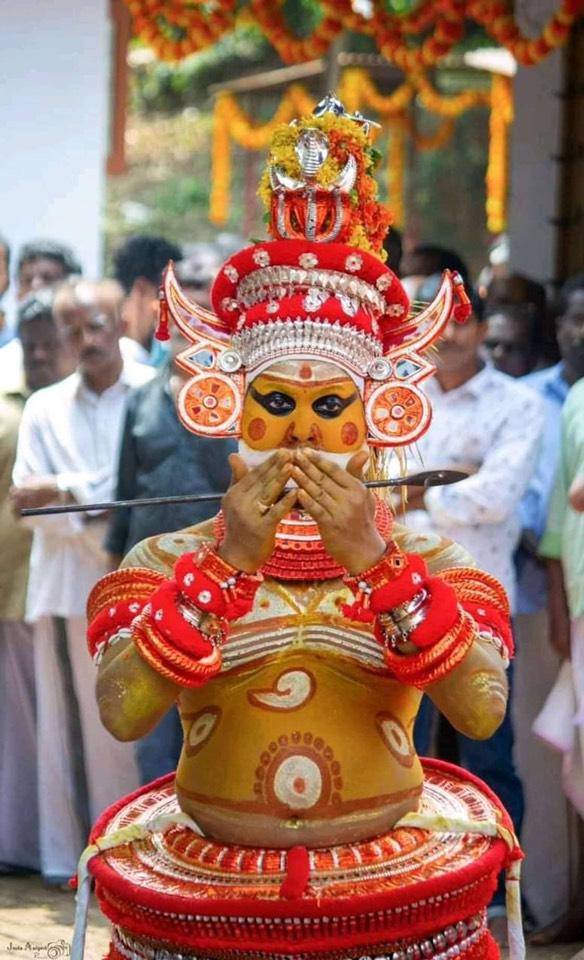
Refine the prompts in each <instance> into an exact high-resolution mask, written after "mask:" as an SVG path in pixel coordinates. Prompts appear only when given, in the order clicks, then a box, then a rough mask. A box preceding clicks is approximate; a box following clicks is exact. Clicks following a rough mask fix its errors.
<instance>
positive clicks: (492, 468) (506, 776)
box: [407, 276, 543, 937]
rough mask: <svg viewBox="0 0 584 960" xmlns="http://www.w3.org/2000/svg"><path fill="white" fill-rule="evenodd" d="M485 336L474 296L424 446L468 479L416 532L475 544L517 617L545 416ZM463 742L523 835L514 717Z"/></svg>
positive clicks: (445, 358) (413, 514)
mask: <svg viewBox="0 0 584 960" xmlns="http://www.w3.org/2000/svg"><path fill="white" fill-rule="evenodd" d="M439 282H440V277H439V276H436V277H434V278H432V280H431V281H430V279H429V280H428V281H427V283H426V284H425V285H424V286H423V287H422V288H421V292H422V295H423V298H424V299H431V297H432V295H433V294H435V293H436V291H437V288H438V284H439ZM431 287H432V288H431ZM484 335H485V325H484V323H483V322H482V316H481V302H480V300H479V299H478V297H473V314H472V316H471V319H470V320H469V321H468V323H466V324H463V325H460V324H457V323H455V322H454V321H450V322H449V324H448V326H447V327H446V330H445V335H444V337H443V339H442V340H441V342H440V344H439V346H438V352H437V356H436V366H437V373H436V376H435V378H433V379H432V380H430V381H429V382H428V383H427V384H426V385H425V388H424V389H425V390H426V392H427V394H428V396H429V397H430V400H431V402H432V406H433V409H434V416H433V420H432V427H431V429H430V430H429V431H428V432H427V433H426V434H425V435H424V437H422V439H421V440H420V441H419V444H418V445H419V452H420V455H421V457H422V460H423V463H424V467H425V469H432V468H451V469H456V470H463V471H465V472H466V473H468V474H470V476H469V477H468V478H467V479H465V480H462V481H461V482H460V483H457V484H456V485H453V486H444V487H433V488H431V489H430V490H427V491H424V490H420V489H419V488H414V490H413V492H412V493H411V494H409V496H408V505H407V509H408V526H410V527H411V528H412V529H414V530H419V531H421V532H426V533H428V532H433V533H438V534H440V535H442V536H445V537H448V538H451V539H452V540H454V541H455V542H457V543H459V544H461V545H462V546H465V547H467V548H468V550H469V553H470V554H471V555H472V556H473V558H474V559H475V560H476V562H477V564H478V566H479V567H480V568H481V569H483V570H486V571H487V572H488V573H491V574H493V576H495V577H497V579H498V580H499V581H500V582H501V583H502V584H503V586H504V587H505V589H506V590H507V593H508V595H509V600H510V603H511V609H512V610H513V609H514V605H515V592H516V589H515V588H516V583H515V571H514V566H513V553H514V551H515V548H516V546H517V543H518V541H519V535H520V525H519V520H518V515H517V507H518V504H519V500H520V499H521V496H522V494H523V492H524V490H525V488H526V486H527V483H528V481H529V476H530V474H531V471H532V469H533V466H534V463H535V460H536V457H537V453H538V449H539V441H540V435H541V429H542V420H543V415H542V409H541V401H540V400H539V398H538V397H537V396H536V395H535V394H534V393H533V392H532V391H531V390H529V389H528V388H526V387H524V386H523V385H521V384H518V383H516V382H514V381H513V380H512V379H511V378H510V377H507V376H505V374H502V373H499V372H498V371H496V370H494V369H493V368H492V367H491V366H489V365H487V364H485V363H484V361H483V360H482V356H481V347H482V341H483V339H484ZM511 675H512V674H511V672H510V679H511ZM431 721H432V717H431V713H430V706H429V703H428V701H427V700H425V701H424V703H423V706H422V710H421V711H420V714H419V717H418V723H417V724H416V730H415V739H416V749H417V750H418V752H419V753H420V754H422V755H425V754H427V753H428V748H429V745H430V732H431ZM457 739H458V749H459V755H460V762H461V763H462V765H463V766H464V767H466V768H467V769H468V770H470V771H471V772H472V773H474V774H476V775H477V776H479V777H481V778H482V779H484V780H485V781H486V783H487V784H488V785H489V786H490V787H491V788H492V789H493V790H494V791H495V793H496V794H497V795H498V796H499V797H500V798H501V800H502V802H503V803H504V805H505V807H506V809H507V810H508V811H509V813H510V815H511V818H512V819H513V822H514V824H515V828H516V830H517V832H518V833H519V831H520V829H521V822H522V818H523V795H522V789H521V782H520V780H519V778H518V776H517V774H516V772H515V768H514V764H513V755H512V754H513V732H512V726H511V718H510V714H509V711H508V712H507V715H506V717H505V720H504V721H503V724H502V725H501V727H500V728H499V730H498V731H497V733H496V734H495V735H494V736H493V737H491V738H490V739H489V740H485V741H475V740H470V739H468V738H466V737H463V736H461V735H457ZM503 904H504V891H503V889H502V887H501V888H500V889H499V890H498V891H497V894H496V899H495V901H494V906H493V907H492V908H491V913H492V918H491V920H492V924H493V932H494V933H496V935H497V936H501V937H502V936H503V929H504V928H503V923H502V920H501V917H502V916H504V905H503Z"/></svg>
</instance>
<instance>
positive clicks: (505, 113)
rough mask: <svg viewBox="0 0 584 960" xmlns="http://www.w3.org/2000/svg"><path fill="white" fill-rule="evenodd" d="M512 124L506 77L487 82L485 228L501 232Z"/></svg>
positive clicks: (510, 90) (509, 87)
mask: <svg viewBox="0 0 584 960" xmlns="http://www.w3.org/2000/svg"><path fill="white" fill-rule="evenodd" d="M512 122H513V88H512V83H511V80H510V79H509V77H502V76H497V75H495V76H494V77H493V79H492V81H491V115H490V121H489V162H488V165H487V202H486V208H487V228H488V230H490V232H491V233H501V232H502V231H503V230H505V228H506V226H507V194H508V189H509V128H510V126H511V123H512Z"/></svg>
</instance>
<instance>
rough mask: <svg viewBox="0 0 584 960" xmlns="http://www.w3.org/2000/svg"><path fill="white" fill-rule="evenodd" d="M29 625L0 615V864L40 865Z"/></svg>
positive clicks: (32, 663)
mask: <svg viewBox="0 0 584 960" xmlns="http://www.w3.org/2000/svg"><path fill="white" fill-rule="evenodd" d="M35 712H36V711H35V693H34V650H33V639H32V629H31V628H30V627H29V626H27V624H25V623H20V622H18V621H12V620H0V863H3V864H7V865H10V866H16V867H25V868H29V869H31V870H38V869H39V838H38V808H37V734H36V716H35Z"/></svg>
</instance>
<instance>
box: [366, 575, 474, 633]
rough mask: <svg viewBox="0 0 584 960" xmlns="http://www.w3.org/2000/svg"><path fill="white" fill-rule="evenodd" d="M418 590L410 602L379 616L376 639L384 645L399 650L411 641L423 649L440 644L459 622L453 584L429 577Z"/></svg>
mask: <svg viewBox="0 0 584 960" xmlns="http://www.w3.org/2000/svg"><path fill="white" fill-rule="evenodd" d="M418 590H419V592H418V594H417V595H416V596H414V598H413V600H412V601H411V602H410V603H407V602H406V603H404V604H402V605H401V607H400V606H397V607H393V608H392V609H391V610H389V611H388V612H387V613H382V612H381V611H380V612H379V613H378V615H377V620H376V623H375V636H376V637H377V639H378V640H379V641H380V642H381V643H383V645H384V646H386V645H388V644H389V646H391V647H393V648H394V649H396V648H397V649H399V646H400V644H403V643H404V642H405V641H406V640H407V641H408V642H411V643H413V644H414V645H415V646H416V647H418V649H420V650H423V649H426V648H427V647H431V646H432V645H433V644H435V643H437V642H438V640H440V639H441V638H442V637H443V636H444V635H445V634H447V633H448V631H449V630H451V629H452V627H453V626H454V624H455V623H456V620H457V618H458V616H459V606H458V601H457V599H456V594H455V592H454V590H453V589H452V587H451V586H450V585H449V584H447V583H444V581H443V580H441V579H440V578H439V577H428V579H427V580H425V581H423V582H422V585H421V586H420V587H419V588H418ZM412 607H415V610H414V611H412V610H411V608H412Z"/></svg>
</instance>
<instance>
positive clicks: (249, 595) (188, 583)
mask: <svg viewBox="0 0 584 960" xmlns="http://www.w3.org/2000/svg"><path fill="white" fill-rule="evenodd" d="M174 578H175V581H176V583H177V585H178V587H179V589H180V590H181V592H182V593H183V594H184V596H185V597H187V598H188V599H189V600H190V601H191V603H193V604H194V605H195V606H196V607H197V608H198V609H199V610H202V611H204V612H205V613H213V614H215V616H217V617H220V618H222V619H225V620H228V621H231V620H238V619H239V618H240V617H243V616H245V614H246V613H249V611H250V610H251V608H252V607H253V601H254V597H255V595H256V591H257V589H258V587H259V585H260V583H261V582H262V580H263V576H262V575H261V573H258V574H249V573H245V572H244V571H243V570H238V569H237V568H236V567H232V566H231V564H229V563H227V562H226V561H225V560H223V558H222V557H220V556H219V554H218V553H217V552H216V550H215V548H213V547H211V546H210V545H205V546H204V547H202V548H201V549H200V550H198V551H197V552H196V553H184V554H183V555H182V557H179V559H178V560H177V562H176V563H175V565H174Z"/></svg>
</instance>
